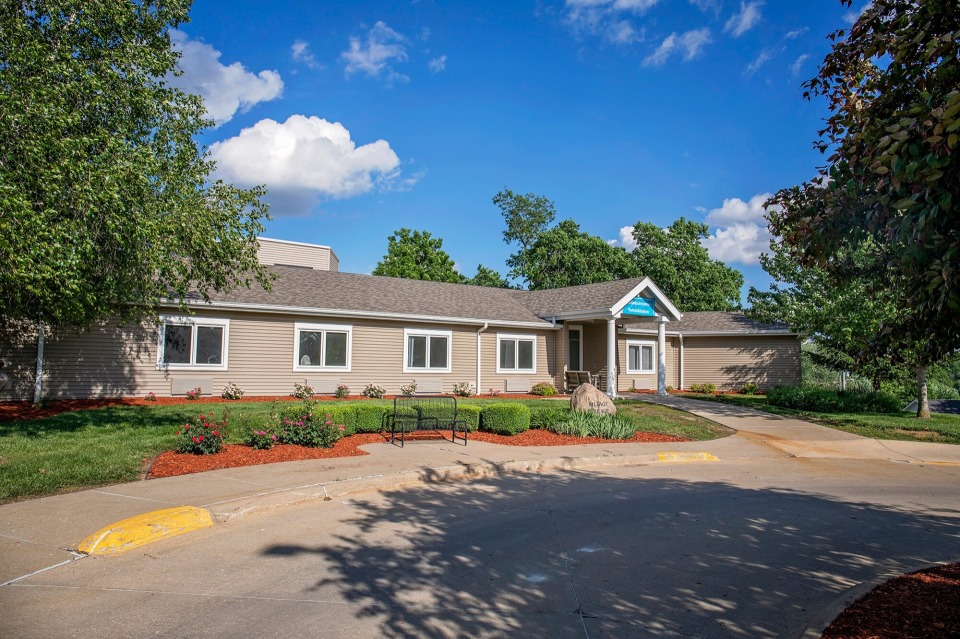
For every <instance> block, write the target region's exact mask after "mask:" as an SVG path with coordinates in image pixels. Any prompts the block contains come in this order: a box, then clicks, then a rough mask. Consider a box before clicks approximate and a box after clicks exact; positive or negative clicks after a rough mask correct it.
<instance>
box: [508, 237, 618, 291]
mask: <svg viewBox="0 0 960 639" xmlns="http://www.w3.org/2000/svg"><path fill="white" fill-rule="evenodd" d="M517 255H518V258H519V259H518V263H520V264H522V265H523V269H524V270H523V271H522V272H519V273H518V274H519V275H520V276H522V277H523V278H524V279H525V280H526V281H527V285H528V287H529V288H530V290H542V289H547V288H560V287H562V286H576V285H579V284H593V283H595V282H608V281H610V280H616V279H623V278H628V277H635V276H636V275H637V271H636V267H635V266H634V264H633V262H632V261H631V259H630V256H629V254H628V253H627V252H626V251H625V250H624V249H623V248H621V247H619V246H611V245H610V244H608V243H607V242H605V241H604V240H603V239H602V238H599V237H596V236H594V235H590V234H588V233H584V232H582V231H581V230H580V226H579V225H578V224H577V223H576V222H574V221H573V220H564V221H562V222H560V223H559V224H558V225H557V226H555V227H554V228H552V229H550V230H547V231H543V232H541V233H540V234H539V235H538V236H537V237H536V239H535V240H534V241H533V243H532V244H531V245H530V246H529V248H527V249H523V250H521V251H520V252H519V253H518V254H517Z"/></svg>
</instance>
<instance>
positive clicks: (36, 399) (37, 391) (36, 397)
mask: <svg viewBox="0 0 960 639" xmlns="http://www.w3.org/2000/svg"><path fill="white" fill-rule="evenodd" d="M38 326H39V332H38V334H37V377H36V379H34V381H33V403H34V404H39V403H40V398H41V396H42V394H43V334H44V332H45V329H44V326H43V322H40V324H39V325H38Z"/></svg>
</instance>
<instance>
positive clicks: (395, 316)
mask: <svg viewBox="0 0 960 639" xmlns="http://www.w3.org/2000/svg"><path fill="white" fill-rule="evenodd" d="M184 303H185V304H186V305H187V306H193V307H197V308H208V309H213V310H232V311H256V312H258V313H277V314H285V315H310V316H314V315H327V316H330V317H343V318H359V319H378V320H384V319H386V320H406V321H410V322H422V323H432V324H490V325H494V326H512V327H517V328H534V329H538V330H560V328H561V327H559V326H556V325H552V324H551V323H550V322H548V321H546V320H544V321H542V322H522V321H510V320H502V321H501V320H489V319H480V318H471V317H449V316H433V315H415V314H412V313H410V314H407V313H392V314H385V313H383V312H381V311H344V310H340V309H332V308H313V307H308V306H274V305H271V304H243V303H238V302H202V301H192V300H185V301H184ZM160 305H161V306H174V307H177V306H179V304H178V302H176V301H173V300H169V299H164V300H161V302H160Z"/></svg>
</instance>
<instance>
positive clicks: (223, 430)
mask: <svg viewBox="0 0 960 639" xmlns="http://www.w3.org/2000/svg"><path fill="white" fill-rule="evenodd" d="M176 435H177V452H178V453H191V454H194V455H213V454H215V453H219V452H220V451H221V450H222V449H223V440H224V438H225V437H226V436H227V418H226V417H224V418H223V420H221V421H219V422H218V421H217V419H216V416H214V415H200V417H199V418H198V419H197V420H196V421H193V422H187V423H185V424H184V425H183V426H181V427H180V430H178V431H177V433H176Z"/></svg>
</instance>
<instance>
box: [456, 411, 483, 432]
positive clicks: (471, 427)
mask: <svg viewBox="0 0 960 639" xmlns="http://www.w3.org/2000/svg"><path fill="white" fill-rule="evenodd" d="M482 410H483V407H482V406H477V405H476V404H457V416H458V417H459V418H460V419H463V420H465V421H466V422H467V430H468V431H470V432H471V433H472V432H475V431H476V430H477V429H478V428H480V412H481V411H482Z"/></svg>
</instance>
